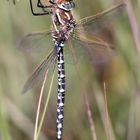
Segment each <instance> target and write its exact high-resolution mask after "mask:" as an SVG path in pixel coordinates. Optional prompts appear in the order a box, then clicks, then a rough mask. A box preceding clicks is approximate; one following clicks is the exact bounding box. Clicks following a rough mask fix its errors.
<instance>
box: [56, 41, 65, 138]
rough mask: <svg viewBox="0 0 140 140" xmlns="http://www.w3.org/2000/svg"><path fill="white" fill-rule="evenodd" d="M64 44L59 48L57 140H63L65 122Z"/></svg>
mask: <svg viewBox="0 0 140 140" xmlns="http://www.w3.org/2000/svg"><path fill="white" fill-rule="evenodd" d="M63 47H64V43H60V44H59V45H58V46H57V48H58V49H59V51H58V52H57V59H58V102H57V140H61V138H62V132H63V120H64V101H65V67H64V55H63Z"/></svg>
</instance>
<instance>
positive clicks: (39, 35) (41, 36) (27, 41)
mask: <svg viewBox="0 0 140 140" xmlns="http://www.w3.org/2000/svg"><path fill="white" fill-rule="evenodd" d="M52 46H54V44H53V41H52V37H51V30H49V31H45V32H35V33H30V34H28V35H26V36H25V37H24V38H23V39H22V40H20V41H19V42H18V44H17V47H18V48H19V49H21V50H22V51H24V52H28V53H35V52H43V51H46V52H47V50H49V49H50V48H51V47H52Z"/></svg>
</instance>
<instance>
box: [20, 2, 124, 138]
mask: <svg viewBox="0 0 140 140" xmlns="http://www.w3.org/2000/svg"><path fill="white" fill-rule="evenodd" d="M124 6H125V4H124V3H120V4H118V5H115V6H114V7H112V8H110V9H108V10H106V11H103V12H100V13H98V14H96V15H92V16H88V17H85V18H83V19H81V20H79V21H78V22H76V20H75V18H74V16H73V14H72V9H73V8H75V2H74V1H73V0H49V4H48V3H46V2H43V1H41V0H38V2H37V7H38V8H40V9H41V12H35V10H34V7H33V3H32V0H30V8H31V12H32V14H33V16H43V15H50V17H51V20H52V29H50V30H49V31H46V32H36V33H30V34H28V35H27V36H25V37H24V38H23V39H22V40H21V41H20V45H19V46H20V47H21V48H22V49H27V48H28V45H27V44H28V43H27V42H35V41H36V40H41V38H43V37H45V38H46V39H47V37H49V36H51V37H52V42H53V44H54V46H53V47H52V46H51V47H52V50H51V51H50V53H49V54H48V56H47V57H46V58H45V59H44V60H43V61H42V63H41V64H40V65H39V66H37V68H36V69H35V70H34V72H33V73H32V75H31V76H30V77H29V79H28V80H27V82H26V83H25V85H24V88H23V93H26V92H27V91H28V90H30V89H31V88H33V87H34V86H35V85H36V83H37V82H38V81H39V80H40V79H41V77H42V75H43V76H45V73H46V71H48V70H49V69H50V67H52V65H57V68H58V93H57V95H58V97H57V119H56V133H57V136H56V137H57V140H61V139H62V134H63V125H64V124H63V121H64V103H65V86H66V85H65V59H64V51H63V50H64V48H65V44H69V43H70V44H73V43H74V46H75V48H76V44H78V46H80V49H83V48H86V47H87V46H88V47H90V48H93V49H95V55H96V56H97V58H98V52H102V53H104V52H105V51H106V52H107V50H110V49H111V48H112V46H111V45H110V44H109V43H107V42H106V41H104V40H103V39H101V38H99V37H98V32H99V31H98V29H97V27H99V28H100V29H99V30H101V28H102V26H101V25H102V23H103V22H104V21H106V18H107V17H109V16H110V15H111V13H114V14H115V13H117V11H120V10H121V9H124ZM85 34H86V35H87V36H88V35H89V34H90V37H92V39H91V38H88V37H86V35H85ZM34 45H35V44H34ZM45 45H46V46H47V43H46V44H45ZM72 46H73V45H72ZM28 49H29V48H28Z"/></svg>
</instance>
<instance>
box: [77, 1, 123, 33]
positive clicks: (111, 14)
mask: <svg viewBox="0 0 140 140" xmlns="http://www.w3.org/2000/svg"><path fill="white" fill-rule="evenodd" d="M124 9H125V4H124V3H121V4H118V5H116V6H114V7H112V8H110V9H108V10H105V11H103V12H100V13H98V14H96V15H93V16H89V17H86V18H83V19H81V20H80V21H79V22H77V24H76V27H75V32H84V33H87V34H89V33H92V35H95V34H98V33H100V32H102V30H104V28H108V29H110V28H111V27H110V26H111V23H113V22H115V21H116V20H119V19H118V18H119V17H121V16H120V15H122V13H123V10H124Z"/></svg>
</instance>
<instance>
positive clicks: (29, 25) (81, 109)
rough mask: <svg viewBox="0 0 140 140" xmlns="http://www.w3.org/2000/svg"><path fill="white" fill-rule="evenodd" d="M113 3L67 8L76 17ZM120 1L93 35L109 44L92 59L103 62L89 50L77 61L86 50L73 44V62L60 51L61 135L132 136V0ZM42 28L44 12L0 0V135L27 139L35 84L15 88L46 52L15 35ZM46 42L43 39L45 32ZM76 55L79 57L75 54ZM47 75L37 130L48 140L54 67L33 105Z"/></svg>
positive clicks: (92, 1) (79, 139) (137, 53)
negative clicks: (25, 45) (62, 79)
mask: <svg viewBox="0 0 140 140" xmlns="http://www.w3.org/2000/svg"><path fill="white" fill-rule="evenodd" d="M117 3H119V1H115V0H114V1H113V0H112V1H111V0H106V1H103V0H86V1H84V0H83V1H81V0H76V8H75V9H74V15H75V18H76V20H77V21H78V19H80V18H83V17H86V16H89V15H93V14H96V13H98V12H100V11H102V10H105V9H108V8H110V7H112V6H113V5H116V4H117ZM125 3H126V7H125V8H124V10H123V11H121V12H120V13H119V12H118V14H117V15H115V16H114V17H111V19H112V20H110V19H109V21H107V26H105V29H103V31H104V33H102V34H101V37H102V38H103V39H105V40H107V41H108V42H109V43H110V44H113V48H114V50H113V51H112V53H111V56H109V57H108V56H107V55H105V52H102V54H101V56H100V57H99V59H100V60H104V61H99V60H97V59H95V56H96V55H97V54H96V53H95V52H93V50H91V51H89V50H85V52H86V53H87V54H88V56H89V58H90V62H88V63H86V62H87V61H88V60H85V62H84V63H83V60H84V59H85V58H86V56H87V55H84V54H83V53H82V50H80V49H78V50H80V51H81V52H80V53H81V54H79V55H77V57H79V58H80V60H79V63H78V65H77V64H75V65H73V64H71V61H72V60H70V63H69V62H68V61H69V59H70V57H69V56H68V57H67V54H66V75H67V76H66V84H67V86H66V105H65V122H64V134H63V139H64V140H138V139H140V133H139V132H140V120H139V117H140V111H139V106H140V95H139V92H140V74H139V71H140V65H139V59H140V58H139V57H140V42H139V41H140V33H139V20H140V19H139V12H140V11H139V7H140V1H138V0H133V1H132V2H130V0H125ZM50 27H51V20H50V17H46V16H42V17H34V16H33V15H32V14H31V11H30V6H29V1H28V0H19V1H16V4H15V5H14V4H13V1H12V0H9V1H7V0H3V1H0V139H1V140H31V139H33V137H34V126H35V117H36V110H37V105H38V99H39V93H40V90H41V86H38V87H37V88H35V89H33V90H32V91H29V93H28V94H24V95H22V94H21V91H22V88H23V85H24V83H25V81H26V79H27V78H28V76H29V75H30V74H31V72H32V70H33V69H34V68H35V66H37V65H38V64H39V63H40V61H41V60H42V59H43V58H44V57H45V55H46V54H47V53H46V52H45V51H43V50H44V49H42V48H41V46H40V47H38V48H37V49H36V50H35V52H33V53H32V51H31V50H30V49H29V53H25V52H22V51H20V50H19V48H18V47H17V42H18V41H19V40H20V39H22V38H23V37H24V36H25V35H26V34H28V33H31V32H36V31H43V30H47V29H49V28H50ZM96 31H97V29H96ZM47 41H48V42H47ZM47 41H46V42H47V43H46V45H48V44H49V39H48V40H47ZM50 41H51V40H50ZM42 52H43V53H42ZM82 54H83V57H84V59H82V58H81V56H80V55H82ZM97 56H98V55H97ZM67 58H68V59H67ZM106 58H107V59H106ZM106 60H107V61H106ZM67 62H68V63H67ZM102 62H103V63H102ZM77 71H78V72H77ZM52 76H55V77H56V78H55V80H54V82H53V89H52V91H51V97H50V100H49V104H48V109H47V112H46V115H45V120H44V123H43V127H42V129H41V130H42V131H41V134H40V139H41V140H45V139H47V140H49V139H50V140H53V139H55V133H56V132H55V129H56V120H55V119H56V102H57V70H55V75H53V73H51V72H50V73H49V75H48V80H47V84H46V86H45V89H44V90H45V91H44V92H45V95H44V96H45V97H44V98H43V101H42V102H43V103H42V104H41V110H40V111H41V113H42V112H43V108H44V106H45V102H46V98H47V93H48V90H49V88H50V83H51V80H52ZM40 84H42V83H40Z"/></svg>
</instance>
